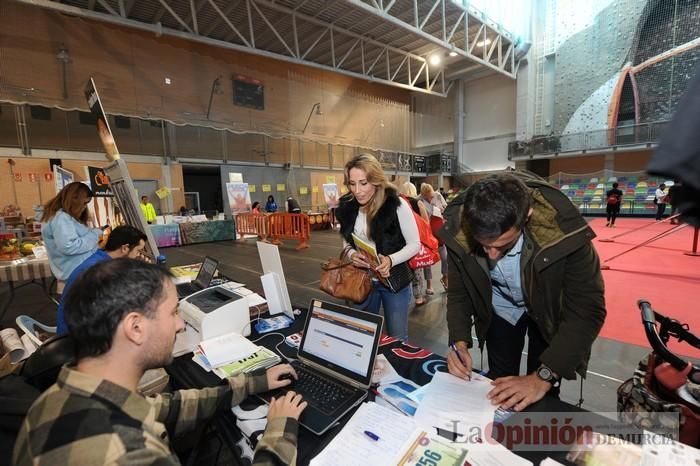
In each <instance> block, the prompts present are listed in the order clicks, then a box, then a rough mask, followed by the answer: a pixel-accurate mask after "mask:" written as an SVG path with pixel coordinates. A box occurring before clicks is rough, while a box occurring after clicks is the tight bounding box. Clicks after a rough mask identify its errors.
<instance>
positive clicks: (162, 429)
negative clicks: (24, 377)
mask: <svg viewBox="0 0 700 466" xmlns="http://www.w3.org/2000/svg"><path fill="white" fill-rule="evenodd" d="M228 382H229V385H223V386H218V387H213V388H204V389H200V390H179V391H176V392H173V393H163V394H159V395H156V396H155V397H150V398H145V397H143V396H142V395H140V394H138V393H135V392H132V391H130V390H127V389H126V388H124V387H121V386H119V385H116V384H114V383H112V382H109V381H107V380H103V379H99V378H96V377H93V376H91V375H88V374H85V373H83V372H78V371H76V370H73V369H70V368H68V367H63V369H62V370H61V373H60V374H59V376H58V380H57V381H56V383H55V384H54V385H53V386H51V387H50V388H49V389H48V390H47V391H46V392H44V393H43V394H42V395H41V396H40V397H39V398H38V399H37V400H36V402H34V404H33V405H32V407H31V408H30V409H29V412H28V413H27V417H26V418H25V420H24V423H23V424H22V427H21V429H20V432H19V435H18V437H17V443H16V444H15V449H14V455H13V463H14V464H15V465H17V466H20V465H22V466H23V465H51V466H54V465H80V466H89V465H108V464H109V465H117V464H119V465H125V464H129V465H135V464H139V465H145V464H154V465H155V464H157V465H177V464H180V461H179V459H178V457H177V456H176V455H175V454H174V453H173V452H172V451H171V450H170V444H169V440H168V437H169V436H172V435H179V434H181V433H183V432H187V431H190V430H192V429H194V428H195V427H196V426H197V425H198V423H199V422H202V421H206V420H208V419H210V418H211V417H212V416H213V415H214V413H215V412H216V411H217V410H222V411H223V410H228V409H231V406H233V405H237V404H238V403H240V402H241V401H242V400H243V399H245V398H246V397H247V396H248V394H253V393H260V392H263V391H266V390H267V379H266V376H265V374H262V375H259V376H249V375H240V376H236V377H232V378H230V379H228ZM297 431H298V423H297V421H296V420H294V419H292V418H276V419H274V420H272V421H270V422H268V423H267V427H266V429H265V434H264V436H263V437H262V438H261V439H260V442H258V445H257V448H256V449H255V457H254V461H253V464H256V465H257V464H260V465H266V464H279V463H285V464H295V463H296V455H297V451H296V444H297Z"/></svg>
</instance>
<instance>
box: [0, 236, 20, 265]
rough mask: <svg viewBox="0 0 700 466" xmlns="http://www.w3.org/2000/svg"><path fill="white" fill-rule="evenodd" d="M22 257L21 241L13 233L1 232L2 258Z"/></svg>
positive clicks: (5, 259)
mask: <svg viewBox="0 0 700 466" xmlns="http://www.w3.org/2000/svg"><path fill="white" fill-rule="evenodd" d="M20 257H22V255H21V253H20V251H19V242H18V241H17V238H16V237H15V235H13V234H12V233H0V260H3V261H11V260H15V259H19V258H20Z"/></svg>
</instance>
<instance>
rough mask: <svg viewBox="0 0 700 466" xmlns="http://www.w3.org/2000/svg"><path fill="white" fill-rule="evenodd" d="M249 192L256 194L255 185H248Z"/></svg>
mask: <svg viewBox="0 0 700 466" xmlns="http://www.w3.org/2000/svg"><path fill="white" fill-rule="evenodd" d="M248 192H250V193H254V192H255V185H254V184H249V185H248Z"/></svg>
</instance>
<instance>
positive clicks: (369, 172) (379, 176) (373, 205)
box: [345, 154, 396, 238]
mask: <svg viewBox="0 0 700 466" xmlns="http://www.w3.org/2000/svg"><path fill="white" fill-rule="evenodd" d="M353 168H357V169H359V170H362V171H364V172H365V175H366V176H367V181H368V182H369V183H370V184H372V185H374V187H375V188H377V190H376V192H375V193H374V196H372V199H370V201H369V202H368V203H367V205H366V208H365V209H366V210H365V215H366V216H367V236H369V237H370V238H371V232H370V225H371V224H372V219H373V218H374V216H375V215H376V214H377V212H378V211H379V209H380V207H381V206H382V205H384V201H385V200H386V193H385V189H386V188H388V187H391V188H394V189H396V188H395V187H394V185H393V184H391V183H390V182H389V179H388V178H387V177H386V174H385V173H384V170H383V169H382V166H381V164H380V163H379V161H378V160H377V159H376V158H375V157H374V156H373V155H372V154H359V155H356V156H355V157H353V158H352V159H350V160H349V161H348V163H346V164H345V186H346V187H347V188H348V190H350V170H352V169H353ZM351 192H352V191H351Z"/></svg>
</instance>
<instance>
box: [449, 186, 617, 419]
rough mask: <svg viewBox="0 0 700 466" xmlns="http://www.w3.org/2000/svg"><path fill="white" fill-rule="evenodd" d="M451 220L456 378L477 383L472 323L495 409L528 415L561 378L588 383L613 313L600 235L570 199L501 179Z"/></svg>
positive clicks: (474, 191) (460, 204)
mask: <svg viewBox="0 0 700 466" xmlns="http://www.w3.org/2000/svg"><path fill="white" fill-rule="evenodd" d="M445 217H446V218H447V223H446V224H445V226H444V227H443V229H442V230H441V231H440V236H441V237H442V238H443V240H444V241H445V244H446V245H447V249H448V254H449V262H450V264H449V280H450V287H449V289H448V295H447V296H448V298H447V324H448V328H449V337H450V341H451V342H454V345H455V346H454V350H453V351H451V352H450V354H449V355H448V358H447V364H448V369H449V372H450V373H451V374H453V375H456V376H458V377H462V378H465V379H468V378H469V377H470V374H471V370H472V358H471V355H470V353H469V348H471V346H472V336H471V330H472V322H473V323H474V326H475V327H476V336H477V338H478V341H479V348H480V349H482V350H483V347H484V344H486V348H487V350H488V364H489V372H488V376H489V377H490V378H492V379H495V380H494V382H493V385H494V388H493V389H492V390H491V391H490V392H489V394H488V397H489V399H491V402H492V403H493V404H496V405H500V406H502V407H503V408H513V409H515V410H518V411H519V410H522V409H524V408H525V407H527V406H528V405H530V404H532V403H534V402H536V401H538V400H540V399H541V398H542V397H543V396H544V395H545V394H546V393H547V392H549V391H550V390H551V389H552V388H554V390H552V394H554V395H557V394H558V387H559V383H560V380H561V378H562V377H563V378H567V379H575V378H576V373H577V372H578V373H579V375H580V376H581V377H585V375H586V368H587V365H588V359H589V357H590V352H591V346H592V344H593V341H594V340H595V338H596V337H597V336H598V332H599V331H600V328H601V327H602V325H603V321H604V320H605V314H606V311H605V299H604V296H603V280H602V276H601V273H600V262H599V259H598V255H597V254H596V252H595V250H594V249H593V246H592V244H591V240H592V239H593V237H594V233H593V231H592V230H591V229H590V227H589V226H588V224H587V223H586V221H585V220H584V219H583V217H581V214H580V213H579V211H578V210H577V209H576V207H575V206H574V205H573V204H572V203H571V201H569V199H568V198H567V197H566V196H565V195H564V194H563V193H562V192H561V191H559V190H558V189H556V188H554V187H553V186H551V185H549V184H547V183H546V182H544V181H543V180H541V179H538V178H536V177H533V176H530V175H527V174H524V173H520V174H517V176H516V175H515V174H502V175H496V176H491V177H488V178H484V179H482V180H480V181H478V182H476V183H474V184H473V185H472V186H470V187H469V189H468V190H466V191H465V192H464V193H462V194H461V195H459V196H458V197H457V198H456V199H455V200H454V201H453V202H451V203H450V205H449V206H448V208H447V210H446V211H445ZM526 333H527V334H528V341H529V344H528V360H527V374H526V375H522V376H521V375H519V372H520V358H521V352H522V350H523V346H524V339H525V334H526Z"/></svg>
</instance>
